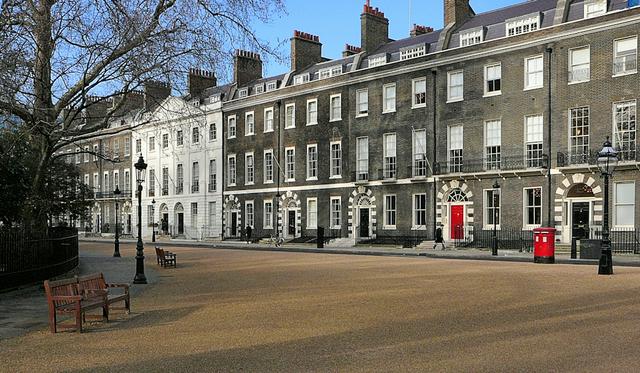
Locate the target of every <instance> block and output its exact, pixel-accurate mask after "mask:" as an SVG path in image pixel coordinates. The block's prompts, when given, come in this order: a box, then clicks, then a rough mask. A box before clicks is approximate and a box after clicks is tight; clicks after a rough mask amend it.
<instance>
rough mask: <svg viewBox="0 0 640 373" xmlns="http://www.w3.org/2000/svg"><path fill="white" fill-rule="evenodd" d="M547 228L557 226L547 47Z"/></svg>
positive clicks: (551, 54)
mask: <svg viewBox="0 0 640 373" xmlns="http://www.w3.org/2000/svg"><path fill="white" fill-rule="evenodd" d="M546 52H547V60H548V64H547V66H548V67H547V226H548V227H549V228H554V227H555V224H554V222H553V217H552V212H551V210H552V203H551V196H552V194H551V164H552V160H551V118H552V113H551V66H552V63H551V58H552V56H553V48H552V47H551V46H548V47H547V50H546Z"/></svg>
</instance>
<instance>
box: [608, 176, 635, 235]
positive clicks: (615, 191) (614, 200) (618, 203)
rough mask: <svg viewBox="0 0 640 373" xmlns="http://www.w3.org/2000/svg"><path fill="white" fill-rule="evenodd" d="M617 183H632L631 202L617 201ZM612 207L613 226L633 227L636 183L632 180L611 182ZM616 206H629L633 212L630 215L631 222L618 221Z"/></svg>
mask: <svg viewBox="0 0 640 373" xmlns="http://www.w3.org/2000/svg"><path fill="white" fill-rule="evenodd" d="M618 184H632V185H633V202H632V203H620V202H618ZM612 205H613V209H612V218H613V219H612V221H613V227H614V228H634V227H635V222H636V211H635V210H636V209H635V205H636V183H635V181H634V180H620V181H616V182H614V183H613V204H612ZM618 206H631V207H632V210H633V214H632V215H631V220H632V222H631V224H619V223H618Z"/></svg>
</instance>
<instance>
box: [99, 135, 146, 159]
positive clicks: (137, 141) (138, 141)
mask: <svg viewBox="0 0 640 373" xmlns="http://www.w3.org/2000/svg"><path fill="white" fill-rule="evenodd" d="M136 150H137V152H136V153H138V154H140V153H142V140H141V139H137V140H136ZM99 153H100V147H99V146H98V144H94V145H93V160H94V161H97V160H98V154H99Z"/></svg>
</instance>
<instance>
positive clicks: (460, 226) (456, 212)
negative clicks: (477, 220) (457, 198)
mask: <svg viewBox="0 0 640 373" xmlns="http://www.w3.org/2000/svg"><path fill="white" fill-rule="evenodd" d="M463 238H464V206H462V205H457V206H451V239H452V240H460V239H463Z"/></svg>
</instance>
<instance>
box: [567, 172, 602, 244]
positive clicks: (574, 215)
mask: <svg viewBox="0 0 640 373" xmlns="http://www.w3.org/2000/svg"><path fill="white" fill-rule="evenodd" d="M566 199H567V200H569V201H570V203H571V210H570V214H569V215H570V216H569V217H570V219H571V222H570V225H569V227H570V229H571V237H575V238H577V239H581V238H589V232H590V228H591V222H592V214H593V200H594V199H595V195H594V194H593V189H592V188H591V187H590V186H588V185H587V184H584V183H580V184H575V185H574V186H572V187H571V189H569V190H568V191H567V198H566Z"/></svg>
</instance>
